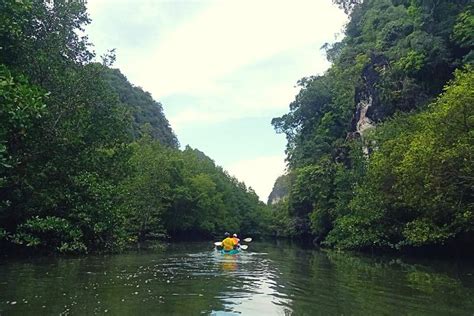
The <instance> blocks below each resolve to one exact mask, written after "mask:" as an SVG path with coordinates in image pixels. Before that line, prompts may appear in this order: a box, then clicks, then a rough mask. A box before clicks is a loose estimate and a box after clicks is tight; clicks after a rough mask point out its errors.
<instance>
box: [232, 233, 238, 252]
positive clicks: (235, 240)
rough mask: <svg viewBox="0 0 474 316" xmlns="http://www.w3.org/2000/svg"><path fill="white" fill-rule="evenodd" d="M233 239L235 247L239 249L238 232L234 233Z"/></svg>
mask: <svg viewBox="0 0 474 316" xmlns="http://www.w3.org/2000/svg"><path fill="white" fill-rule="evenodd" d="M232 239H233V240H234V249H239V248H240V239H239V238H238V237H237V234H233V235H232Z"/></svg>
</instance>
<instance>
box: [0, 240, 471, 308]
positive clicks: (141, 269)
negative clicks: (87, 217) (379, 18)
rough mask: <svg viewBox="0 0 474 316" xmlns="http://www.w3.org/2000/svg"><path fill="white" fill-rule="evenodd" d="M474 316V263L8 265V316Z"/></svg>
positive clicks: (175, 249) (307, 259) (279, 252)
mask: <svg viewBox="0 0 474 316" xmlns="http://www.w3.org/2000/svg"><path fill="white" fill-rule="evenodd" d="M58 314H62V315H94V314H95V315H259V316H263V315H474V265H473V264H472V262H459V261H454V260H446V259H444V260H433V259H430V260H428V259H426V260H422V259H416V260H414V259H397V258H395V257H394V258H391V257H374V256H365V255H354V254H347V253H339V252H333V251H318V250H314V249H304V248H301V247H300V246H297V245H295V244H290V243H283V242H280V243H263V242H254V243H250V244H249V249H248V250H247V251H245V252H242V253H240V254H238V255H235V256H229V255H222V254H219V253H217V252H215V251H214V250H213V249H212V243H175V244H170V245H168V246H167V247H165V248H164V249H157V250H147V251H140V252H136V251H134V252H128V253H125V254H118V255H107V256H103V255H102V256H98V255H90V256H85V257H76V258H51V257H37V258H34V259H31V258H30V259H25V258H23V259H12V258H9V259H0V315H58Z"/></svg>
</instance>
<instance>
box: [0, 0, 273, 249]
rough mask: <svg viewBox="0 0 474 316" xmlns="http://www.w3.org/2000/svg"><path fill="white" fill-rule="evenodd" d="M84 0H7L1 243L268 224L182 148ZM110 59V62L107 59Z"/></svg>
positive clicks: (75, 243)
mask: <svg viewBox="0 0 474 316" xmlns="http://www.w3.org/2000/svg"><path fill="white" fill-rule="evenodd" d="M87 23H89V18H88V16H87V12H86V8H85V5H84V3H83V2H82V1H54V2H47V1H15V0H6V1H2V2H1V3H0V43H1V47H0V63H1V64H0V104H1V107H0V123H1V124H0V190H1V192H0V193H1V200H0V223H1V227H0V240H1V241H2V243H1V246H2V247H3V246H4V245H7V244H8V243H9V244H10V245H15V246H17V247H26V248H35V249H41V250H44V251H51V252H89V251H95V250H98V251H102V250H106V251H115V250H120V249H123V248H124V247H125V246H126V245H127V244H129V243H130V242H135V241H143V240H146V239H150V238H156V237H158V236H163V235H164V234H166V233H168V234H170V235H179V234H189V233H198V234H201V235H206V236H209V235H212V234H219V235H220V234H221V233H222V231H224V230H232V231H235V232H239V231H242V232H248V233H258V232H263V231H264V229H265V228H266V226H265V224H264V223H266V222H267V221H269V219H267V217H268V214H267V213H265V212H266V211H267V209H266V208H265V207H264V205H263V203H261V202H259V201H258V198H257V196H256V194H255V192H253V191H252V190H251V189H247V188H246V187H245V185H243V184H242V183H239V182H238V181H237V180H236V179H234V178H232V177H230V176H229V175H228V174H226V173H225V172H224V171H223V170H222V169H221V168H220V167H217V166H215V164H214V162H213V161H212V160H210V159H209V158H208V157H207V156H205V155H204V154H203V153H202V152H199V151H198V150H193V149H191V148H187V149H186V150H184V151H179V150H178V149H177V147H178V141H177V139H176V136H175V135H174V133H173V131H172V130H171V128H170V126H169V123H168V121H167V119H166V118H165V116H164V114H163V110H162V106H161V104H160V103H158V102H155V101H154V100H153V99H152V97H151V95H150V94H149V93H147V92H145V91H143V90H142V89H140V88H137V87H134V86H132V85H131V84H130V83H129V82H128V80H127V79H126V78H125V77H124V76H123V75H122V74H121V73H120V72H119V71H118V70H114V69H109V68H107V66H111V63H112V62H113V60H114V55H113V51H112V52H111V53H109V55H107V56H105V57H104V65H101V64H98V63H94V62H92V58H93V57H94V54H93V53H92V52H91V51H90V50H89V46H90V44H89V43H88V41H87V37H85V36H80V35H79V34H83V32H82V31H83V26H84V25H85V24H87ZM106 65H107V66H106Z"/></svg>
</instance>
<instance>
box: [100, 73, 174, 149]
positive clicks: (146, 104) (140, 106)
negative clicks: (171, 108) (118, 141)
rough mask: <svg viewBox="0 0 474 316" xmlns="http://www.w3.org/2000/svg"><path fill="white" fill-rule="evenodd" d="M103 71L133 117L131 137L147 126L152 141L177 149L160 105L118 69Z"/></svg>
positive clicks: (137, 134)
mask: <svg viewBox="0 0 474 316" xmlns="http://www.w3.org/2000/svg"><path fill="white" fill-rule="evenodd" d="M104 71H105V73H106V75H105V78H106V81H107V82H108V83H109V84H110V87H111V88H112V90H113V91H115V92H116V93H117V95H118V96H119V99H120V101H121V102H122V103H123V104H125V105H126V106H127V108H128V109H129V110H130V112H131V114H132V116H133V122H132V134H133V137H134V138H135V139H136V138H138V137H139V136H140V134H141V133H142V132H143V129H144V127H145V126H148V130H147V131H148V132H149V133H150V135H151V136H152V137H153V139H156V140H159V141H160V142H161V143H162V144H164V145H167V146H171V147H174V148H178V146H179V143H178V139H177V138H176V135H175V134H174V133H173V130H172V129H171V127H170V125H169V122H168V120H167V119H166V117H165V115H164V114H163V107H162V105H161V103H159V102H156V101H155V100H153V98H152V96H151V95H150V93H148V92H146V91H143V89H141V88H139V87H135V86H133V85H132V84H131V83H130V82H129V81H128V80H127V78H126V77H125V76H124V75H123V74H122V73H121V72H120V70H119V69H111V68H107V67H104Z"/></svg>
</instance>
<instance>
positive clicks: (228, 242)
mask: <svg viewBox="0 0 474 316" xmlns="http://www.w3.org/2000/svg"><path fill="white" fill-rule="evenodd" d="M224 236H225V239H224V240H223V241H222V248H223V249H224V251H231V250H232V249H234V245H235V243H234V239H233V238H232V237H230V234H229V233H227V232H226V233H225V234H224Z"/></svg>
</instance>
